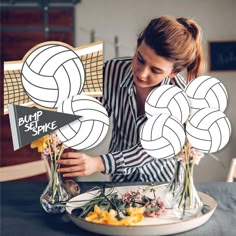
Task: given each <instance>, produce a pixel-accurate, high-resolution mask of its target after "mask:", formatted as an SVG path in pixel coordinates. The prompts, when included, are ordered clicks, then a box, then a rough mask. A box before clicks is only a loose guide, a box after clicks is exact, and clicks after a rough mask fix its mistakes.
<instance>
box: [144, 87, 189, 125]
mask: <svg viewBox="0 0 236 236" xmlns="http://www.w3.org/2000/svg"><path fill="white" fill-rule="evenodd" d="M145 112H146V115H147V117H150V116H153V115H155V114H158V113H166V114H170V115H172V116H175V117H176V118H177V119H178V120H179V121H180V123H182V124H183V123H184V122H185V121H186V120H187V118H188V116H189V112H190V107H189V101H188V97H187V95H186V94H185V92H184V91H183V90H182V89H180V88H178V87H176V86H174V85H162V86H160V87H157V88H155V89H153V90H152V91H151V93H150V94H149V95H148V97H147V99H146V102H145Z"/></svg>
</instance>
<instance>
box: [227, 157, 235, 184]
mask: <svg viewBox="0 0 236 236" xmlns="http://www.w3.org/2000/svg"><path fill="white" fill-rule="evenodd" d="M234 179H236V158H233V159H232V160H231V163H230V167H229V172H228V175H227V179H226V181H227V182H234Z"/></svg>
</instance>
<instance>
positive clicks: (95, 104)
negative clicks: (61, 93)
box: [56, 95, 109, 150]
mask: <svg viewBox="0 0 236 236" xmlns="http://www.w3.org/2000/svg"><path fill="white" fill-rule="evenodd" d="M58 112H63V113H68V114H75V115H80V116H82V118H80V119H78V120H76V121H74V122H72V123H70V124H68V125H66V126H64V127H62V128H60V129H58V130H57V131H56V133H57V135H58V138H59V139H60V140H61V141H62V142H63V143H64V144H65V145H66V146H68V147H71V148H73V149H76V150H86V149H90V148H93V147H95V146H96V145H98V144H99V143H100V142H101V141H102V140H103V139H104V138H105V136H106V134H107V131H108V127H109V118H108V114H107V111H106V109H105V108H104V107H103V106H102V104H101V103H100V102H99V101H98V100H97V99H95V98H93V97H90V96H86V95H76V96H73V97H70V98H68V99H66V100H65V101H64V102H63V103H62V104H61V106H60V107H59V108H58Z"/></svg>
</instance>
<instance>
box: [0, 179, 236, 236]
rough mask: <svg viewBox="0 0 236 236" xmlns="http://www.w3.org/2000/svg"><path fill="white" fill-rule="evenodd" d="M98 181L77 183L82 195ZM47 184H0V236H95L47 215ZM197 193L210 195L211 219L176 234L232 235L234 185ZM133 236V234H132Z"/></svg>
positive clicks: (235, 231) (235, 226) (235, 225)
mask: <svg viewBox="0 0 236 236" xmlns="http://www.w3.org/2000/svg"><path fill="white" fill-rule="evenodd" d="M99 184H102V183H99V182H93V183H92V182H84V183H80V186H81V190H82V192H84V191H87V190H88V189H90V188H92V187H93V186H95V185H99ZM45 187H46V183H38V182H6V183H1V184H0V188H1V218H0V221H1V229H0V232H1V236H15V235H17V236H24V235H27V236H44V235H45V236H65V235H68V236H69V235H76V236H78V235H79V236H95V235H98V234H94V233H91V232H87V231H85V230H83V229H81V228H79V227H77V226H76V225H75V224H74V223H72V222H71V221H70V219H69V217H68V216H67V215H66V214H60V215H49V214H47V213H45V212H44V211H43V209H42V207H41V205H40V203H39V196H40V195H41V193H42V191H43V190H44V188H45ZM196 187H197V189H198V191H201V192H204V193H207V194H208V195H211V196H213V197H214V198H215V199H216V201H217V203H218V206H217V209H216V211H215V213H214V215H213V216H212V217H211V218H210V220H209V221H208V222H207V223H206V224H204V225H202V226H201V227H199V228H196V229H194V230H191V231H188V232H185V233H181V234H178V235H189V236H198V235H199V236H204V235H206V236H231V235H232V236H235V235H236V183H223V182H220V183H201V184H196ZM134 236H135V235H134Z"/></svg>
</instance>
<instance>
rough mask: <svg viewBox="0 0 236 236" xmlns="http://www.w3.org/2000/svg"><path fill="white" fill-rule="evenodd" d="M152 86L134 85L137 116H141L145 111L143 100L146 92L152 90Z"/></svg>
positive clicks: (146, 94)
mask: <svg viewBox="0 0 236 236" xmlns="http://www.w3.org/2000/svg"><path fill="white" fill-rule="evenodd" d="M152 89H153V88H150V87H149V88H141V87H138V86H136V103H137V112H138V116H142V115H144V113H145V109H144V106H145V101H146V98H147V96H148V94H149V93H150V92H151V91H152Z"/></svg>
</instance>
